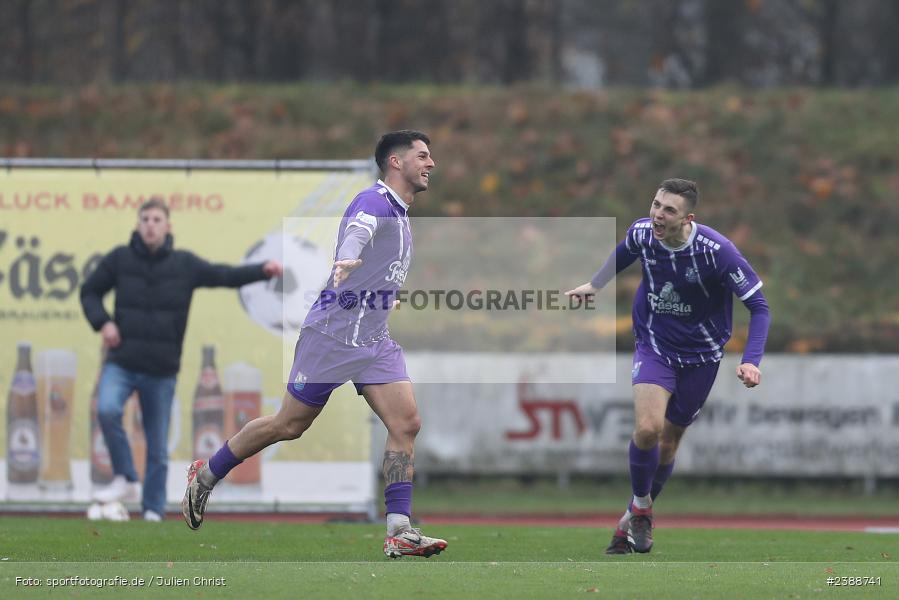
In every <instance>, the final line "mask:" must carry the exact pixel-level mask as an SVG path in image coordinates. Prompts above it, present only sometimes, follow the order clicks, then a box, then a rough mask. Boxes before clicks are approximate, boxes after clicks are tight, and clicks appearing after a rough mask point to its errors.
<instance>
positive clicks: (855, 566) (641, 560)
mask: <svg viewBox="0 0 899 600" xmlns="http://www.w3.org/2000/svg"><path fill="white" fill-rule="evenodd" d="M425 531H426V532H431V533H432V534H439V535H441V536H443V537H445V538H446V539H447V540H448V541H449V544H450V546H449V548H448V550H447V552H446V553H444V554H443V555H441V556H438V557H433V558H431V559H428V560H424V559H408V558H404V559H401V560H399V561H389V560H387V559H386V558H384V557H383V555H382V554H381V551H380V546H381V538H382V535H383V529H382V526H380V525H351V524H327V525H292V524H277V523H230V522H223V521H218V522H216V521H215V520H211V521H210V522H209V523H207V524H206V525H204V527H203V529H202V530H201V531H199V532H191V531H188V530H187V529H186V528H185V526H184V525H183V523H180V522H178V521H167V522H164V523H162V524H150V523H143V522H133V523H91V522H87V521H82V520H79V519H45V518H19V517H3V518H0V559H2V560H0V597H4V598H7V597H12V596H15V597H39V596H40V597H43V596H46V595H48V594H49V593H50V592H49V588H48V585H49V584H48V582H47V578H50V577H57V578H65V577H72V576H76V577H94V578H97V577H106V578H110V577H115V576H120V577H123V578H126V579H128V580H129V581H130V580H131V579H132V578H134V577H140V578H143V579H144V582H145V583H144V585H145V587H139V588H134V587H130V586H129V587H127V588H123V587H106V588H104V589H97V588H88V587H68V586H67V587H66V588H65V590H64V592H65V594H68V595H71V596H77V597H85V598H87V597H90V598H93V597H98V596H100V597H107V596H112V595H113V594H115V595H117V596H122V595H126V596H127V597H129V598H131V597H135V598H137V597H158V596H160V595H163V594H166V595H169V594H174V593H179V591H178V590H175V589H173V588H172V587H164V586H162V585H159V582H160V581H159V580H156V579H155V578H157V577H161V578H162V577H165V578H172V577H177V578H184V579H187V580H188V583H190V584H191V585H189V586H182V588H181V590H180V592H181V594H182V595H186V596H189V597H215V598H220V597H235V598H250V597H253V598H256V597H266V596H271V597H297V598H299V597H302V598H324V597H329V598H333V597H335V596H336V597H344V596H347V595H354V596H361V597H364V598H388V597H391V598H392V597H395V594H396V590H397V588H402V589H403V590H404V592H405V593H412V594H415V595H416V596H421V595H427V596H428V597H429V598H470V597H478V598H508V597H527V598H564V597H571V596H572V595H575V594H578V593H586V592H592V591H596V592H599V593H601V594H603V596H602V597H627V598H631V597H637V598H648V597H650V596H652V597H656V598H658V597H666V598H696V597H700V598H714V597H725V596H727V597H733V598H760V597H761V598H770V597H791V596H792V597H807V596H808V595H812V594H818V593H829V591H830V590H831V589H838V588H832V587H830V586H828V585H827V584H826V578H827V577H831V576H832V577H840V576H859V577H861V576H868V577H881V585H880V586H867V587H854V588H853V590H852V592H851V593H852V594H853V597H878V596H880V597H884V596H889V595H891V594H892V593H893V592H894V591H895V589H896V586H897V585H899V563H897V560H896V557H899V535H874V534H864V533H825V532H784V531H738V530H698V529H667V530H666V529H658V530H657V531H656V535H655V538H656V546H655V548H654V549H653V552H652V553H651V554H649V555H630V556H616V557H609V556H605V555H603V554H602V548H603V547H604V546H605V544H606V543H607V542H608V537H609V534H610V532H609V531H607V530H604V529H603V530H597V529H588V528H548V527H489V526H443V527H440V528H435V527H429V528H426V530H425ZM16 577H34V578H40V579H41V580H42V581H43V582H44V585H43V586H42V587H40V588H25V587H23V586H21V585H19V586H18V587H17V586H16ZM193 577H207V578H214V577H220V578H224V581H225V583H226V586H224V587H221V586H219V587H212V586H200V585H193V582H192V581H191V580H192V578H193ZM147 582H149V584H148V583H147ZM890 590H892V591H893V592H891V591H890ZM58 591H59V590H57V592H58Z"/></svg>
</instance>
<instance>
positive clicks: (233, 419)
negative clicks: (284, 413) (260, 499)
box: [223, 363, 262, 485]
mask: <svg viewBox="0 0 899 600" xmlns="http://www.w3.org/2000/svg"><path fill="white" fill-rule="evenodd" d="M223 379H224V391H225V436H226V438H231V437H232V436H233V435H234V434H236V433H237V432H238V431H240V430H241V429H242V428H243V426H244V425H246V424H247V423H249V422H250V421H252V420H253V419H255V418H257V417H259V416H260V415H261V413H262V373H261V372H260V371H259V369H257V368H255V367H251V366H250V365H248V364H246V363H235V364H233V365H230V366H229V367H228V368H227V369H225V373H224V378H223ZM260 460H261V457H260V455H259V454H255V455H253V456H251V457H250V458H248V459H246V460H245V461H243V463H241V464H240V465H238V466H237V467H235V468H234V469H233V470H232V471H231V473H230V474H229V475H228V481H229V482H231V483H235V484H241V485H259V483H260V481H261V471H262V469H261V466H262V465H261V463H260Z"/></svg>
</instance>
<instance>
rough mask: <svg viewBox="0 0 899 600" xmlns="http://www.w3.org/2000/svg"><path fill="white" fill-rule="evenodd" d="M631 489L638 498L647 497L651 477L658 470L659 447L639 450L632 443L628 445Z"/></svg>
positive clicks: (650, 485)
mask: <svg viewBox="0 0 899 600" xmlns="http://www.w3.org/2000/svg"><path fill="white" fill-rule="evenodd" d="M629 454H630V459H631V488H632V489H633V492H634V496H637V497H638V498H640V497H643V496H647V495H649V491H650V489H651V487H652V480H653V476H655V474H656V470H657V469H658V468H659V445H658V444H656V445H655V446H653V447H652V448H650V449H649V450H640V449H639V448H637V445H636V444H634V441H633V440H631V444H630V452H629Z"/></svg>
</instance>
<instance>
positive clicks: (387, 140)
mask: <svg viewBox="0 0 899 600" xmlns="http://www.w3.org/2000/svg"><path fill="white" fill-rule="evenodd" d="M415 140H421V141H422V142H424V143H425V144H427V145H428V146H430V145H431V139H430V138H429V137H428V136H427V135H425V134H424V133H422V132H420V131H415V130H414V129H401V130H400V131H391V132H390V133H385V134H384V135H382V136H381V139H380V140H378V145H377V146H376V147H375V162H376V163H378V169H380V170H381V174H384V172H385V170H386V169H387V158H388V157H390V155H391V154H392V153H393V151H394V150H396V149H397V148H411V147H412V142H414V141H415Z"/></svg>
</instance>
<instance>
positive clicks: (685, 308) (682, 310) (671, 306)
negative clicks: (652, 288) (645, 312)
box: [646, 281, 693, 317]
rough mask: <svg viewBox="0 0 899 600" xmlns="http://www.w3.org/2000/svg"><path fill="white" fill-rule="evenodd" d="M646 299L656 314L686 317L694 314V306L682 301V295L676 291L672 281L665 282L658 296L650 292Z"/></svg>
mask: <svg viewBox="0 0 899 600" xmlns="http://www.w3.org/2000/svg"><path fill="white" fill-rule="evenodd" d="M646 299H647V300H649V305H650V306H651V307H652V311H653V312H654V313H656V314H660V315H674V316H676V317H685V316H687V315H689V314H690V313H692V312H693V306H692V305H690V304H686V303H684V302H681V301H680V294H678V293H677V292H676V291H674V284H673V283H671V282H670V281H666V282H665V285H664V286H662V291H660V292H659V293H658V295H656V294H653V293H652V292H649V293H648V294H646Z"/></svg>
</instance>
